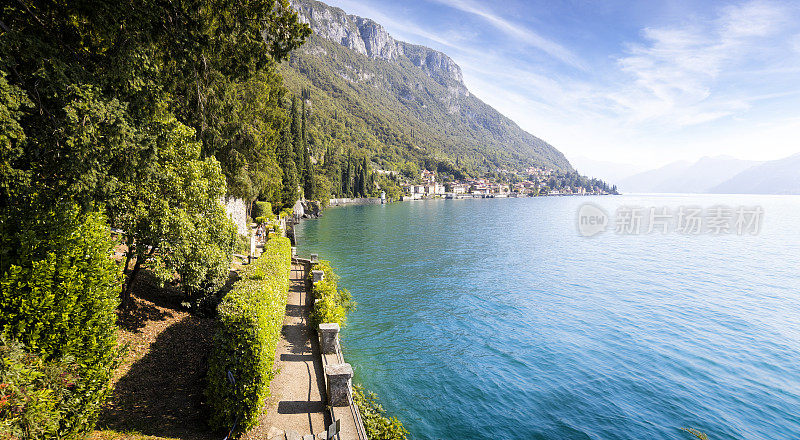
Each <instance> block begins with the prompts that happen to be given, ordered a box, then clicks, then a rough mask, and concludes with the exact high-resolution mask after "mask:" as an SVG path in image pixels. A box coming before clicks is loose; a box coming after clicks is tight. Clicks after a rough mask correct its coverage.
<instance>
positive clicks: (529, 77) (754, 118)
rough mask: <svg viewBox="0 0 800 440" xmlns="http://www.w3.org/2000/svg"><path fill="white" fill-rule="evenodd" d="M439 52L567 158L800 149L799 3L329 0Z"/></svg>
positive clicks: (765, 153)
mask: <svg viewBox="0 0 800 440" xmlns="http://www.w3.org/2000/svg"><path fill="white" fill-rule="evenodd" d="M327 3H329V4H331V5H334V6H338V7H340V8H342V9H344V10H345V11H346V12H348V13H350V14H355V15H360V16H364V17H368V18H372V19H374V20H375V21H377V22H379V23H381V24H382V25H384V26H385V27H386V28H387V30H388V31H389V33H390V34H392V35H393V36H394V37H395V38H397V39H400V40H404V41H409V42H413V43H418V44H423V45H426V46H429V47H432V48H434V49H438V50H441V51H442V52H445V53H446V54H448V55H449V56H450V57H451V58H453V59H454V60H455V61H456V62H457V63H458V64H459V65H460V66H461V68H462V69H463V72H464V81H465V83H466V85H467V87H468V88H469V89H470V90H471V91H472V92H473V93H474V94H475V95H477V96H478V97H479V98H481V99H482V100H484V101H485V102H487V103H488V104H490V105H492V106H493V107H495V108H497V109H498V110H499V111H500V112H502V113H503V114H505V115H507V116H509V117H510V118H512V119H513V120H514V121H516V122H517V123H518V124H519V125H520V126H521V127H522V128H524V129H526V130H528V131H529V132H531V133H533V134H535V135H537V136H539V137H541V138H543V139H545V140H547V141H548V142H550V143H552V144H553V145H554V146H556V148H558V149H560V150H561V151H563V152H564V153H565V154H566V155H567V157H568V158H570V159H575V158H589V159H592V160H600V161H609V162H616V163H631V164H636V166H637V168H640V169H646V168H652V167H655V166H658V165H661V164H665V163H668V162H672V161H675V160H696V159H699V158H700V157H703V156H717V155H729V156H734V157H738V158H742V159H751V160H770V159H778V158H782V157H785V156H789V155H791V154H794V153H798V152H800V2H796V1H795V2H785V1H784V2H781V1H761V0H755V1H731V2H727V1H709V2H705V1H663V2H654V1H628V2H623V1H614V0H609V1H588V0H585V1H584V0H572V1H563V2H548V1H535V0H533V1H530V0H528V1H523V0H503V1H491V2H489V1H476V0H407V1H397V0H329V1H328V2H327Z"/></svg>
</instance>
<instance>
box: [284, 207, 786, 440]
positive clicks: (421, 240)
mask: <svg viewBox="0 0 800 440" xmlns="http://www.w3.org/2000/svg"><path fill="white" fill-rule="evenodd" d="M587 201H592V202H595V203H597V204H599V205H600V206H603V207H604V208H605V209H606V210H607V211H609V212H612V213H613V212H614V211H615V210H616V209H617V207H618V206H620V205H639V206H645V207H649V206H657V207H660V206H671V207H677V206H679V205H699V206H703V207H710V206H713V205H716V204H727V205H731V206H738V205H756V204H758V205H761V206H762V207H763V208H764V211H765V217H764V224H763V227H762V231H761V233H760V234H759V235H757V236H738V235H723V236H710V235H704V236H682V235H679V234H676V233H670V234H666V235H662V234H651V235H638V236H624V235H615V234H614V233H604V234H601V235H599V236H596V237H592V238H583V237H580V236H579V235H578V234H577V232H576V212H577V210H578V207H579V205H580V204H582V203H585V202H587ZM798 229H800V197H792V196H719V195H714V196H702V195H699V196H695V195H692V196H620V197H594V198H590V197H542V198H526V199H484V200H434V201H416V202H401V203H395V204H389V205H378V206H349V207H338V208H331V209H329V210H327V211H326V212H325V214H324V216H323V217H322V218H321V219H318V220H308V221H304V222H303V223H301V224H300V225H299V226H298V229H297V234H298V239H299V252H300V253H301V254H306V255H307V254H308V253H310V252H318V253H319V254H320V257H321V258H323V259H328V260H331V262H332V264H333V265H334V266H335V267H336V268H337V273H338V274H339V275H341V277H342V279H341V281H340V287H343V288H347V289H349V290H350V291H351V293H352V294H353V297H354V299H355V300H356V301H357V302H358V308H357V309H356V311H354V312H353V313H351V314H350V316H349V322H348V325H347V326H346V327H345V330H344V331H343V341H344V342H343V345H344V350H345V356H346V358H347V361H348V362H350V363H351V364H353V366H354V369H355V371H356V382H360V383H363V384H365V385H366V386H367V387H368V388H370V389H372V390H374V391H375V392H376V393H377V394H378V395H379V396H380V398H381V401H382V403H383V404H384V406H385V407H386V408H387V409H388V410H389V411H391V413H392V414H395V415H397V416H398V418H400V419H401V420H402V421H403V422H404V423H405V425H406V427H407V428H408V429H409V430H410V431H411V433H412V437H413V438H415V439H464V438H487V439H488V438H491V439H553V440H555V439H558V440H566V439H637V440H640V439H690V438H692V437H691V436H689V435H688V434H686V433H684V432H682V431H680V429H679V428H681V427H696V428H698V429H700V430H702V431H704V432H706V433H707V434H708V435H709V438H710V439H712V440H722V439H770V440H775V439H793V440H794V439H798V438H800V266H799V265H800V231H799V230H798Z"/></svg>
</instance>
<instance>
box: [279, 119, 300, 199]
mask: <svg viewBox="0 0 800 440" xmlns="http://www.w3.org/2000/svg"><path fill="white" fill-rule="evenodd" d="M277 151H278V158H279V160H280V164H281V169H282V170H283V180H282V182H283V185H282V189H281V197H280V204H281V207H282V208H284V209H285V208H289V209H291V208H292V207H293V206H294V203H295V202H296V201H297V199H298V194H297V170H296V168H295V160H294V149H293V148H292V135H291V133H290V131H289V128H288V127H286V126H284V128H283V129H282V131H281V138H280V142H279V144H278V149H277Z"/></svg>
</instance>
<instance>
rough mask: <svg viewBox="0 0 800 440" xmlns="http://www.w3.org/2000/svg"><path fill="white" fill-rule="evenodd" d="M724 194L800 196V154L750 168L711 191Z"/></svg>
mask: <svg viewBox="0 0 800 440" xmlns="http://www.w3.org/2000/svg"><path fill="white" fill-rule="evenodd" d="M709 192H712V193H724V194H800V154H795V155H794V156H789V157H787V158H785V159H779V160H771V161H769V162H763V163H761V164H759V165H756V166H753V167H751V168H748V169H746V170H744V171H742V172H741V173H739V174H737V175H735V176H733V177H731V178H730V179H728V180H726V181H725V182H722V183H720V184H719V185H717V186H715V187H713V188H711V189H710V191H709Z"/></svg>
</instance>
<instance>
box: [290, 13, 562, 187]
mask: <svg viewBox="0 0 800 440" xmlns="http://www.w3.org/2000/svg"><path fill="white" fill-rule="evenodd" d="M315 7H317V6H315ZM332 13H334V14H336V11H332ZM408 46H410V45H406V47H408ZM402 50H403V49H401V53H400V54H399V56H398V57H397V58H396V59H394V60H392V61H385V60H382V59H373V58H370V57H368V56H365V55H362V54H360V53H357V52H355V51H353V50H350V49H348V48H346V47H343V46H342V45H341V44H339V43H338V42H333V41H330V40H328V39H326V38H324V37H321V36H317V35H314V36H312V37H311V38H310V39H309V41H308V42H307V43H306V44H305V45H304V46H303V47H301V48H300V49H298V50H295V51H294V52H293V54H292V57H291V58H290V60H289V64H288V65H287V64H283V65H281V66H280V67H279V71H280V73H281V74H282V75H283V77H284V78H285V81H286V83H287V86H288V87H289V88H290V89H291V90H292V91H293V92H295V93H299V92H300V91H301V90H303V89H307V90H309V91H310V94H311V95H312V96H313V102H314V109H313V112H311V114H310V115H309V121H308V123H309V128H308V133H309V136H308V144H309V147H310V148H311V152H312V156H313V157H316V158H320V157H323V156H324V162H325V165H326V166H329V164H331V163H332V162H341V161H342V158H344V157H347V155H348V151H351V150H352V155H353V156H355V157H359V158H361V157H367V158H370V160H371V161H372V162H374V163H375V164H376V165H377V167H379V168H382V169H392V170H399V169H400V167H401V166H403V164H404V163H406V162H411V163H413V164H415V165H416V166H419V167H424V168H427V169H430V170H440V168H441V171H444V170H445V169H455V170H458V172H459V173H461V172H464V173H467V174H470V175H473V176H477V175H480V174H482V173H484V172H486V171H488V170H492V169H496V168H509V169H522V168H525V167H528V166H534V165H546V166H548V167H552V168H557V169H564V170H569V169H570V165H569V163H568V162H567V160H566V159H565V158H564V156H563V155H562V154H561V153H560V152H558V151H557V150H555V149H554V148H553V147H552V146H550V145H549V144H547V143H546V142H544V141H542V140H541V139H538V138H536V137H534V136H532V135H530V134H528V133H526V132H525V131H523V130H522V129H520V128H519V127H518V126H517V125H516V124H514V123H513V122H512V121H510V120H509V119H508V118H506V117H504V116H503V115H501V114H500V113H498V112H497V111H496V110H494V109H492V108H491V107H489V106H488V105H486V104H484V103H483V102H481V101H480V100H478V99H477V98H475V97H474V96H472V95H470V94H465V93H464V90H463V88H462V87H463V86H462V85H460V84H456V83H454V82H452V81H450V82H447V81H444V83H442V82H439V81H437V79H436V78H433V77H432V76H430V75H428V73H426V72H425V71H424V70H423V69H421V68H420V67H418V65H416V64H415V63H414V62H413V61H412V60H411V59H409V58H408V57H406V56H404V55H403V54H402ZM423 58H424V57H423ZM334 156H335V157H334ZM319 174H325V175H326V176H328V178H329V179H331V181H332V182H333V181H334V179H335V177H334V174H335V173H334V172H330V173H328V172H325V173H319ZM339 174H341V172H340V173H339ZM334 186H335V185H334ZM337 194H338V192H337Z"/></svg>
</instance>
